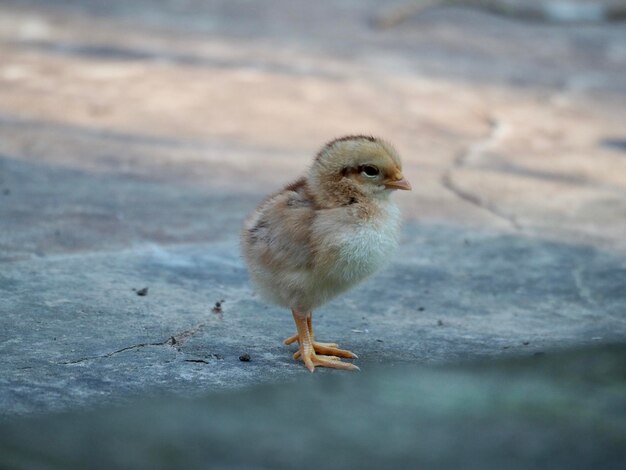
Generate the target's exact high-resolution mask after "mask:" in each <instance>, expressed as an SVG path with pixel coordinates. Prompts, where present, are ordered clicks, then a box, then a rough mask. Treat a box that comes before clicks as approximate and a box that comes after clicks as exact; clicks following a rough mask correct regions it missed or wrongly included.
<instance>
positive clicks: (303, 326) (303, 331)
mask: <svg viewBox="0 0 626 470" xmlns="http://www.w3.org/2000/svg"><path fill="white" fill-rule="evenodd" d="M293 318H294V320H295V322H296V328H297V330H298V334H297V335H294V336H291V337H290V338H287V339H286V340H285V344H292V343H295V342H296V341H297V342H298V343H299V345H300V347H299V348H298V351H296V352H295V353H294V355H293V358H294V359H300V360H301V361H303V362H304V365H305V366H306V367H307V369H309V370H310V371H311V372H314V371H315V368H316V367H332V368H334V369H344V370H360V369H359V368H358V367H357V366H355V365H354V364H350V363H347V362H342V360H341V359H340V358H342V357H345V358H349V359H356V358H357V357H358V356H357V355H356V354H354V353H353V352H351V351H346V350H345V349H339V348H338V347H337V344H336V343H318V342H317V341H315V340H314V339H313V338H314V337H313V326H312V324H311V315H310V314H309V315H307V316H303V315H300V314H297V313H296V312H295V311H294V312H293Z"/></svg>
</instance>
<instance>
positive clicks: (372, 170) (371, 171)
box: [362, 165, 380, 177]
mask: <svg viewBox="0 0 626 470" xmlns="http://www.w3.org/2000/svg"><path fill="white" fill-rule="evenodd" d="M362 172H363V173H364V174H365V176H370V177H373V176H378V174H379V173H380V170H379V169H378V168H376V167H375V166H372V165H364V166H363V168H362Z"/></svg>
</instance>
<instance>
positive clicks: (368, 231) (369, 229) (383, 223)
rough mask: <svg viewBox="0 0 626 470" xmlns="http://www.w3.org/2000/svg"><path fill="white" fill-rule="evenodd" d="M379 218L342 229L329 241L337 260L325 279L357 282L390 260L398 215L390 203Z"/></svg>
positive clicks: (398, 223)
mask: <svg viewBox="0 0 626 470" xmlns="http://www.w3.org/2000/svg"><path fill="white" fill-rule="evenodd" d="M381 215H382V216H381V217H376V218H375V219H374V220H367V221H363V222H360V223H356V224H352V225H350V226H348V227H344V230H341V231H338V232H337V233H336V234H334V235H333V236H332V237H331V238H330V240H329V242H330V244H331V245H332V246H333V247H334V250H333V251H334V254H335V256H336V259H335V260H334V261H335V262H334V263H333V266H332V268H331V269H330V270H329V272H328V275H329V276H330V277H331V278H333V280H334V281H335V282H337V281H339V282H345V283H347V284H352V283H355V282H358V281H360V280H361V279H363V278H365V277H367V276H369V275H370V274H372V273H373V272H375V271H376V270H378V269H379V268H380V267H382V266H383V265H384V264H385V263H387V262H388V261H389V260H390V259H391V257H392V255H393V253H394V251H395V249H396V247H397V244H398V242H397V237H398V230H399V225H400V213H399V211H398V209H397V207H396V206H395V205H394V204H391V203H390V204H388V205H386V206H385V207H384V212H383V213H382V214H381Z"/></svg>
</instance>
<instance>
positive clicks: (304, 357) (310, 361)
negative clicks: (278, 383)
mask: <svg viewBox="0 0 626 470" xmlns="http://www.w3.org/2000/svg"><path fill="white" fill-rule="evenodd" d="M302 349H303V348H300V350H299V351H297V352H296V354H298V357H299V358H300V360H301V361H303V362H304V365H305V366H306V368H307V369H309V371H311V372H315V368H316V367H330V368H333V369H343V370H361V369H359V368H358V367H357V366H355V365H354V364H350V363H349V362H343V361H342V360H341V359H340V358H338V357H336V356H326V355H323V354H315V352H314V351H311V350H308V351H307V352H306V353H305V354H303V353H302ZM296 354H294V358H295V356H296Z"/></svg>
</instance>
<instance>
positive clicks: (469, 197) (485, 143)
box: [441, 118, 523, 230]
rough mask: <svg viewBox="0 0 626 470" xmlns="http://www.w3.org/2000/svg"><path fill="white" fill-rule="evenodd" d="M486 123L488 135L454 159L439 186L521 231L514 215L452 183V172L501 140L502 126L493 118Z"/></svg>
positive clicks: (520, 226)
mask: <svg viewBox="0 0 626 470" xmlns="http://www.w3.org/2000/svg"><path fill="white" fill-rule="evenodd" d="M487 122H488V124H489V133H488V134H487V135H486V136H485V137H484V138H483V139H481V140H479V141H478V142H475V143H473V144H471V145H470V146H469V147H468V148H467V150H466V151H465V152H462V153H460V154H459V155H458V156H457V157H456V158H455V159H454V161H453V162H452V165H451V167H449V168H448V169H447V170H446V171H445V172H444V173H443V175H442V176H441V185H442V186H443V187H444V188H446V189H447V190H448V191H450V192H451V193H453V194H454V195H455V196H457V197H458V198H459V199H461V200H463V201H465V202H467V203H469V204H472V205H473V206H476V207H479V208H480V209H482V210H485V211H487V212H489V213H490V214H492V215H494V216H496V217H498V218H499V219H501V220H504V221H506V222H507V223H508V224H509V225H511V226H512V227H513V228H514V229H516V230H522V229H523V227H522V225H521V224H520V223H519V221H518V220H517V218H516V217H515V216H514V215H511V214H507V213H505V212H503V211H502V210H500V209H499V208H498V207H497V206H495V205H494V204H493V203H491V202H490V201H488V200H486V199H484V198H481V197H480V196H479V195H477V194H474V193H472V192H471V191H469V190H467V189H464V188H462V187H460V186H459V185H458V183H456V182H455V181H454V178H453V176H452V175H453V173H454V170H459V169H463V168H464V167H466V166H467V164H468V162H471V161H472V160H474V159H477V158H478V157H480V156H481V155H482V154H483V153H484V152H485V151H487V150H488V149H489V148H491V147H493V145H494V144H495V143H496V142H497V141H499V140H500V139H501V138H502V134H503V133H504V132H505V127H504V125H503V124H502V123H501V122H500V121H498V120H497V119H495V118H488V119H487Z"/></svg>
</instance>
